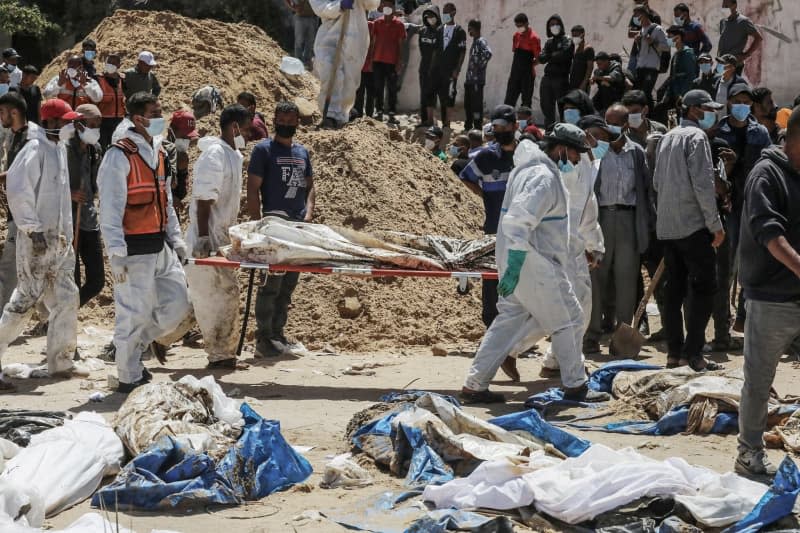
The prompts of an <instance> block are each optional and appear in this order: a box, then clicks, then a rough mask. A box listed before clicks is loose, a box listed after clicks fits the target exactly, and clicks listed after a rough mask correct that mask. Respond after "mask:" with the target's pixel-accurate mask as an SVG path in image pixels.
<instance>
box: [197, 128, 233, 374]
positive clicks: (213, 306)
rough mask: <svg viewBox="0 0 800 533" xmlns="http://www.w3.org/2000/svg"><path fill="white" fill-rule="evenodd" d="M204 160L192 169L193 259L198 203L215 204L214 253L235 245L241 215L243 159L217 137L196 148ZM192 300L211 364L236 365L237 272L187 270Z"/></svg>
mask: <svg viewBox="0 0 800 533" xmlns="http://www.w3.org/2000/svg"><path fill="white" fill-rule="evenodd" d="M197 146H198V148H199V149H200V150H201V152H202V153H201V154H200V157H199V158H198V159H197V162H196V163H195V164H194V180H193V181H192V203H191V205H190V206H189V228H188V229H187V231H186V244H187V245H188V248H189V253H190V254H192V252H193V251H194V248H195V246H196V244H197V241H198V237H199V235H198V231H197V229H198V226H197V202H198V201H200V200H211V201H213V202H214V203H213V204H212V205H211V212H210V214H209V219H208V236H209V238H210V240H211V250H212V251H214V250H217V249H219V248H220V247H222V246H227V245H229V244H230V243H231V239H230V237H229V236H228V228H230V227H231V226H233V225H235V224H236V222H237V217H238V215H239V201H240V198H241V193H242V163H243V162H244V156H243V155H242V154H241V152H239V150H236V149H234V148H233V147H231V146H230V145H229V144H228V143H227V142H225V141H223V140H222V139H220V138H218V137H204V138H202V139H200V141H199V142H198V143H197ZM186 278H187V280H188V281H189V298H190V299H191V302H192V306H193V307H194V314H195V317H196V318H197V324H198V325H199V326H200V331H201V332H202V333H203V341H204V343H205V350H206V353H207V354H208V360H209V361H210V362H215V361H222V360H225V359H234V358H235V357H236V345H237V343H238V334H239V326H240V321H239V320H240V319H239V283H238V280H237V279H236V270H234V269H229V268H215V267H210V266H198V265H187V266H186Z"/></svg>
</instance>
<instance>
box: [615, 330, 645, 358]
mask: <svg viewBox="0 0 800 533" xmlns="http://www.w3.org/2000/svg"><path fill="white" fill-rule="evenodd" d="M644 341H645V338H644V335H642V334H641V333H639V330H638V329H635V328H632V327H631V326H629V325H628V324H620V325H619V327H617V331H615V332H614V335H612V336H611V344H610V345H609V352H611V355H613V356H615V357H625V358H631V359H632V358H635V357H638V356H639V352H640V351H641V349H642V346H644Z"/></svg>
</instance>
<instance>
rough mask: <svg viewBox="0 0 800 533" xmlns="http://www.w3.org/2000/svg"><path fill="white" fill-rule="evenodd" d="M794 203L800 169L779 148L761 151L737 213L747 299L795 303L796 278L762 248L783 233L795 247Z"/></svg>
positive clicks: (798, 229)
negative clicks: (739, 222) (740, 217)
mask: <svg viewBox="0 0 800 533" xmlns="http://www.w3.org/2000/svg"><path fill="white" fill-rule="evenodd" d="M798 205H800V173H798V172H797V170H795V169H794V168H792V166H791V165H790V164H789V160H788V159H787V157H786V154H785V153H784V152H783V150H781V149H780V148H777V147H773V148H768V149H766V150H764V151H763V153H762V156H761V159H760V160H759V161H758V163H757V164H756V166H755V168H753V171H752V172H751V173H750V176H749V177H748V179H747V185H746V187H745V198H744V210H743V212H742V231H741V233H740V241H739V250H740V254H739V255H740V262H741V265H740V279H741V283H742V287H743V288H744V294H745V296H746V297H747V298H748V299H751V300H761V301H767V302H791V301H797V302H800V278H798V277H797V276H796V275H795V274H794V273H793V272H792V271H791V270H789V269H788V268H786V267H785V266H784V265H783V264H782V263H781V262H780V261H778V260H777V259H775V258H774V257H773V256H772V254H771V253H770V252H769V250H768V249H767V243H769V242H770V241H771V240H773V239H775V238H777V237H780V236H783V237H785V238H786V240H787V241H789V244H790V245H791V246H792V248H794V249H795V250H800V210H798V209H797V206H798Z"/></svg>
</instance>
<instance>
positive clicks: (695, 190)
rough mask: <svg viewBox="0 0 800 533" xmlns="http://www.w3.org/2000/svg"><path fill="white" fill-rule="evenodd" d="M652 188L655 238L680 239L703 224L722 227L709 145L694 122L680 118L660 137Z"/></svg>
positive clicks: (706, 226)
mask: <svg viewBox="0 0 800 533" xmlns="http://www.w3.org/2000/svg"><path fill="white" fill-rule="evenodd" d="M653 190H654V191H655V193H656V195H657V201H656V206H657V214H658V216H657V218H656V234H657V235H658V238H659V239H661V240H674V239H683V238H685V237H688V236H689V235H691V234H693V233H695V232H697V231H699V230H702V229H703V228H705V229H708V231H710V232H711V233H714V232H716V231H719V230H721V229H722V222H721V221H720V218H719V212H718V211H717V200H716V193H715V190H714V165H713V162H712V159H711V145H710V144H709V142H708V137H707V136H706V134H705V132H704V131H703V130H701V129H700V126H699V125H698V124H697V123H696V122H694V121H692V120H687V119H683V120H682V121H681V125H680V126H679V127H677V128H675V129H673V130H671V131H669V132H668V133H667V134H666V135H664V137H662V139H661V141H660V142H659V144H658V148H657V149H656V166H655V169H654V171H653Z"/></svg>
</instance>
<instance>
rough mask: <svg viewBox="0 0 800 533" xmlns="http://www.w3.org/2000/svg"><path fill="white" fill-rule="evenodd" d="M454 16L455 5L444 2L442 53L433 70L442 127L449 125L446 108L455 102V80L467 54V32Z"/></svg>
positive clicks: (441, 33)
mask: <svg viewBox="0 0 800 533" xmlns="http://www.w3.org/2000/svg"><path fill="white" fill-rule="evenodd" d="M455 16H456V6H455V5H454V4H453V3H450V2H449V3H447V4H445V5H444V9H443V10H442V22H443V23H444V25H443V26H442V27H441V29H440V35H441V45H442V54H441V56H440V62H439V68H438V69H437V70H436V72H435V76H436V87H437V94H438V97H439V106H440V107H441V111H442V127H443V128H449V127H450V116H449V113H448V110H449V109H450V108H451V107H453V104H454V103H455V102H454V99H455V98H454V95H455V87H456V82H457V80H458V75H459V74H460V73H461V66H462V65H463V64H464V58H465V57H466V55H467V32H466V31H464V28H462V27H461V26H459V25H458V24H456V22H455Z"/></svg>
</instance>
